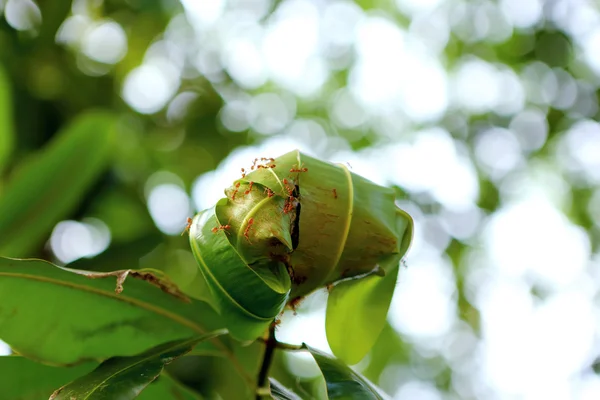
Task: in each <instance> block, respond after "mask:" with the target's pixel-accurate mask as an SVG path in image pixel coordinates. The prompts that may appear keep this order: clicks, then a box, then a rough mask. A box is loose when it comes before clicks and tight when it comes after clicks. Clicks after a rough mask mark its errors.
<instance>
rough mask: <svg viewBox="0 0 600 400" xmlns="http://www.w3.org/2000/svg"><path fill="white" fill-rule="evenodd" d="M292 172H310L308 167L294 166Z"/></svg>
mask: <svg viewBox="0 0 600 400" xmlns="http://www.w3.org/2000/svg"><path fill="white" fill-rule="evenodd" d="M290 172H308V168H292V169H290Z"/></svg>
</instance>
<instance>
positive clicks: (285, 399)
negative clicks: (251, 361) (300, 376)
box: [269, 378, 301, 400]
mask: <svg viewBox="0 0 600 400" xmlns="http://www.w3.org/2000/svg"><path fill="white" fill-rule="evenodd" d="M269 382H270V384H271V397H272V398H273V399H275V400H301V397H300V396H298V395H297V394H296V393H294V392H292V391H291V390H289V389H288V388H286V387H285V386H283V385H282V384H281V383H279V382H278V381H277V380H275V379H273V378H269Z"/></svg>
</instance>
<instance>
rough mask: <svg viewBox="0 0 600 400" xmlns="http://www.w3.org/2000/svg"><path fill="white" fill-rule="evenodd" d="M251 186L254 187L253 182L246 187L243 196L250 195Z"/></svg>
mask: <svg viewBox="0 0 600 400" xmlns="http://www.w3.org/2000/svg"><path fill="white" fill-rule="evenodd" d="M252 185H254V182H252V181H250V184H249V185H248V190H246V191H245V192H244V195H247V194H249V193H250V191H251V190H252Z"/></svg>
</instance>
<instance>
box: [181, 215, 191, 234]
mask: <svg viewBox="0 0 600 400" xmlns="http://www.w3.org/2000/svg"><path fill="white" fill-rule="evenodd" d="M192 222H193V220H192V219H191V218H190V217H188V219H187V221H186V225H185V229H184V230H183V232H181V236H183V235H185V234H186V233H190V228H191V227H192Z"/></svg>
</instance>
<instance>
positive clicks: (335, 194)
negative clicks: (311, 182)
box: [331, 189, 337, 199]
mask: <svg viewBox="0 0 600 400" xmlns="http://www.w3.org/2000/svg"><path fill="white" fill-rule="evenodd" d="M331 191H332V192H333V198H334V199H337V190H335V189H332V190H331Z"/></svg>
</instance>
